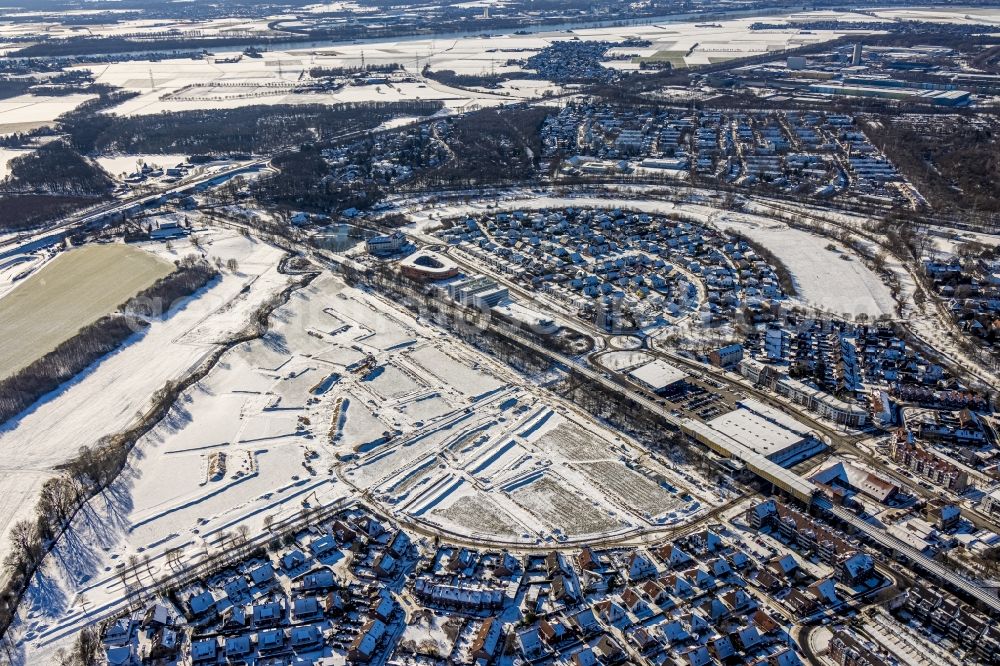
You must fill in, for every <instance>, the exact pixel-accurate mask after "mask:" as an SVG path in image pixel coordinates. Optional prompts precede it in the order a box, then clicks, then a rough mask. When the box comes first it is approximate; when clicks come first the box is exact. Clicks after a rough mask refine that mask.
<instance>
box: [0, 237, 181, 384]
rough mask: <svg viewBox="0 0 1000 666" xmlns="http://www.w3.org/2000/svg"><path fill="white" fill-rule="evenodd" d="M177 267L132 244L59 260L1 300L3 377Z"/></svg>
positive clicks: (81, 251) (91, 248) (83, 249)
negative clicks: (3, 341)
mask: <svg viewBox="0 0 1000 666" xmlns="http://www.w3.org/2000/svg"><path fill="white" fill-rule="evenodd" d="M173 269H174V267H173V265H172V264H170V263H169V262H167V261H164V260H163V259H160V258H158V257H157V256H155V255H153V254H150V253H149V252H145V251H143V250H141V249H138V248H136V247H132V246H128V245H120V244H115V245H88V246H86V247H81V248H79V249H75V250H70V251H69V252H66V253H64V254H61V255H59V256H58V257H56V258H55V259H54V260H53V261H51V262H50V263H49V264H47V265H46V266H45V267H43V268H42V269H41V270H39V271H38V272H37V273H35V274H34V275H32V276H31V277H29V278H27V279H26V280H25V281H24V282H22V283H21V284H20V285H19V286H17V287H16V288H15V289H14V290H12V291H11V292H10V293H9V294H7V295H6V296H4V297H3V298H2V299H0V334H2V335H3V339H4V340H6V342H5V343H4V345H3V349H2V350H0V377H8V376H10V375H11V374H13V373H15V372H17V371H18V370H20V369H21V368H23V367H25V366H27V365H29V364H30V363H31V362H32V361H35V360H36V359H38V358H40V357H41V356H44V355H45V354H46V353H48V352H49V351H51V350H53V349H55V347H56V346H58V345H59V344H60V343H61V342H64V341H65V340H67V339H69V338H71V337H73V335H74V334H75V333H76V332H77V331H78V330H79V329H80V328H81V327H83V326H86V325H87V324H90V323H92V322H94V321H96V320H97V319H99V318H101V317H102V316H104V315H106V314H108V313H110V312H113V311H114V310H115V308H117V307H118V306H119V305H121V304H122V303H123V302H125V301H126V300H128V298H129V297H131V296H133V295H134V294H136V293H137V292H139V291H142V290H143V289H145V288H146V287H148V286H150V285H151V284H153V283H154V282H156V280H158V279H159V278H161V277H164V276H165V275H169V274H170V273H171V272H172V271H173Z"/></svg>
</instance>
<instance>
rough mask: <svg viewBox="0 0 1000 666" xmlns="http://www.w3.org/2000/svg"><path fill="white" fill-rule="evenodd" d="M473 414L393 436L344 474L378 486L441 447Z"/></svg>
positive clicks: (363, 484) (360, 484)
mask: <svg viewBox="0 0 1000 666" xmlns="http://www.w3.org/2000/svg"><path fill="white" fill-rule="evenodd" d="M469 418H471V415H463V416H462V417H459V418H457V419H451V420H448V421H447V422H446V423H444V424H441V425H436V426H435V427H433V428H428V429H426V430H425V431H423V432H421V433H419V434H418V435H416V436H411V437H408V438H398V439H396V440H393V441H392V442H390V443H387V444H385V445H384V446H381V447H378V448H377V449H376V450H375V451H374V452H373V453H370V454H368V455H367V456H366V457H364V458H362V459H361V460H359V461H358V462H356V463H354V464H352V465H351V466H350V467H349V468H348V469H347V470H346V471H345V473H344V475H345V476H346V477H347V478H348V479H349V480H350V481H351V482H352V483H353V484H355V485H356V486H358V487H360V488H364V489H371V488H374V487H375V486H378V485H380V484H382V483H383V482H384V481H386V480H387V479H390V478H391V477H394V476H396V475H397V474H399V473H400V472H401V471H402V470H405V469H406V468H407V467H409V466H410V465H412V464H413V463H414V462H416V461H417V460H419V459H421V458H423V457H424V456H426V455H427V454H428V453H432V452H437V451H439V450H440V449H441V446H442V444H443V443H444V442H445V441H446V440H447V439H448V438H449V437H450V436H452V435H453V434H454V433H453V432H452V430H453V429H454V428H456V427H459V426H460V425H462V424H463V422H464V421H466V420H468V419H469Z"/></svg>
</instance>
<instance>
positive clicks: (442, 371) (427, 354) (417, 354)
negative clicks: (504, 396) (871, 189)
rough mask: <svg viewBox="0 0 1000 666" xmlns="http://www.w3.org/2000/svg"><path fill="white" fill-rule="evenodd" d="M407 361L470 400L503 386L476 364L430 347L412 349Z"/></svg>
mask: <svg viewBox="0 0 1000 666" xmlns="http://www.w3.org/2000/svg"><path fill="white" fill-rule="evenodd" d="M409 359H410V360H411V361H412V362H414V363H416V364H417V365H419V366H420V367H421V368H423V369H424V370H426V371H427V372H428V373H430V374H432V375H435V376H437V377H438V378H440V380H441V381H442V382H443V383H444V384H446V385H447V386H450V387H452V388H454V389H457V390H458V391H460V392H462V393H464V394H466V395H468V396H469V397H471V398H474V399H476V398H480V397H482V396H485V395H487V394H489V393H492V392H493V391H496V390H498V389H500V388H502V387H503V386H504V383H503V382H501V381H500V380H499V379H498V378H497V377H495V376H494V375H493V374H492V373H490V372H489V371H488V370H486V369H485V368H482V367H480V366H479V365H477V364H470V363H468V362H464V361H460V360H458V359H456V358H454V357H453V356H451V355H449V354H447V353H445V352H443V351H441V350H440V349H438V348H437V347H434V346H432V345H424V346H423V347H420V348H419V349H414V350H413V351H412V352H410V354H409Z"/></svg>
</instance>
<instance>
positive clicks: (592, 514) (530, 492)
mask: <svg viewBox="0 0 1000 666" xmlns="http://www.w3.org/2000/svg"><path fill="white" fill-rule="evenodd" d="M509 495H510V498H511V499H512V500H513V501H514V502H516V503H517V504H518V505H519V506H521V507H522V508H523V509H524V510H525V511H527V512H528V513H530V514H532V515H533V516H535V517H537V519H538V520H540V521H541V522H542V523H543V524H544V525H545V526H546V527H547V528H548V529H549V530H550V531H551V532H552V533H553V534H556V535H571V536H583V535H588V534H595V535H596V534H608V533H611V532H616V531H619V530H622V529H625V528H627V527H629V525H628V523H625V522H624V521H622V520H621V519H619V518H617V517H616V516H615V515H614V512H613V511H611V510H610V509H608V508H606V507H604V506H602V505H601V504H599V503H598V502H597V501H596V500H594V499H593V498H592V497H589V496H588V495H587V494H586V493H584V492H583V491H582V490H580V489H579V488H576V487H574V486H572V485H570V484H569V483H568V482H567V481H565V480H564V479H561V478H557V477H553V476H551V475H549V474H543V475H541V476H539V477H538V478H537V479H535V480H533V481H531V482H530V483H527V484H525V485H523V486H519V487H517V488H515V489H514V490H512V491H510V493H509Z"/></svg>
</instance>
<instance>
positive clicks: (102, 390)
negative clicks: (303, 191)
mask: <svg viewBox="0 0 1000 666" xmlns="http://www.w3.org/2000/svg"><path fill="white" fill-rule="evenodd" d="M200 235H201V236H202V238H203V247H204V248H205V252H206V254H207V255H208V256H209V257H215V256H218V257H220V258H222V259H223V261H225V260H227V259H228V258H234V259H236V260H237V261H238V262H239V270H238V272H237V273H230V272H228V271H224V272H223V273H224V274H223V276H222V278H221V280H219V281H218V282H217V283H215V284H213V285H211V286H209V287H207V288H206V289H205V290H203V291H202V292H201V293H200V294H199V295H198V296H197V298H194V299H191V300H189V301H187V302H186V303H183V304H181V305H178V306H177V307H176V308H175V309H174V310H173V311H172V312H171V313H170V316H168V317H167V318H165V319H163V320H157V321H154V322H153V323H152V325H151V326H150V327H149V329H147V331H146V332H145V333H144V334H143V335H142V336H137V337H136V338H135V339H134V340H132V341H131V342H130V343H128V344H126V345H125V346H124V347H122V348H120V349H119V350H117V351H116V352H114V353H112V354H111V355H109V356H108V357H106V358H104V359H103V360H102V361H101V363H100V364H98V365H96V366H94V367H92V368H90V369H88V370H86V371H85V372H84V373H82V374H81V375H79V376H78V377H76V378H74V379H73V381H72V382H70V383H68V384H66V385H64V386H63V387H61V388H60V389H59V390H58V391H56V392H55V393H53V394H50V395H49V396H46V397H45V398H44V399H43V400H42V401H41V402H39V403H37V404H36V405H35V406H34V407H32V409H30V410H29V411H27V412H25V413H23V414H21V415H20V416H18V417H16V419H15V420H14V421H12V422H10V423H8V424H6V425H5V426H3V427H2V428H0V446H2V447H3V449H4V451H5V456H4V462H3V466H2V469H3V472H4V474H3V479H2V481H0V502H2V503H3V506H4V507H5V511H4V515H3V519H2V523H0V544H3V545H2V546H0V547H2V548H6V544H7V536H8V530H9V528H10V526H11V525H12V524H13V523H14V522H16V521H17V520H19V519H21V518H24V517H27V516H30V515H32V514H33V511H34V506H35V501H36V499H37V492H38V490H39V488H40V487H41V484H42V483H44V481H45V480H46V479H48V478H49V477H50V476H51V475H52V474H54V473H55V468H56V467H57V466H58V465H59V464H61V463H63V462H65V461H66V460H68V459H69V458H70V457H72V456H73V455H75V453H76V451H77V450H78V449H79V448H80V447H81V446H86V445H91V444H93V443H94V442H96V441H97V440H98V439H100V438H101V437H102V436H104V435H107V434H110V433H114V432H118V431H119V430H121V429H123V428H124V427H126V426H127V425H128V424H129V423H130V422H132V421H133V419H134V418H135V417H136V414H137V413H138V412H139V411H141V410H142V409H144V407H145V406H146V405H147V404H148V400H149V397H150V396H151V395H152V394H153V392H154V391H156V390H157V389H159V388H160V387H162V386H163V384H164V382H166V381H167V380H170V379H176V378H178V377H180V376H183V375H184V374H186V373H187V371H188V370H189V369H191V368H193V367H195V366H197V364H198V363H200V362H201V361H202V360H203V359H204V358H205V357H206V356H207V355H208V354H209V353H210V352H211V351H212V349H213V348H214V346H215V344H216V343H217V342H219V341H221V340H223V339H225V338H227V337H229V336H230V335H231V333H232V332H235V331H237V330H239V329H240V328H242V327H243V325H244V322H245V321H246V319H247V318H248V316H249V314H250V312H252V310H253V309H255V308H256V307H257V305H258V304H259V303H261V302H262V301H263V300H265V299H266V298H267V297H269V296H270V295H271V294H272V293H274V292H275V291H277V290H279V289H280V288H281V287H282V286H283V285H284V284H285V282H286V277H285V276H283V275H280V274H279V273H278V272H277V268H276V267H277V262H278V260H279V258H280V256H281V253H280V252H279V251H278V250H275V249H274V248H272V247H271V246H268V245H264V244H262V243H258V242H253V241H250V240H247V239H245V238H244V237H242V236H240V235H238V234H235V233H231V232H220V231H206V232H202V233H201V234H200ZM143 247H144V248H145V249H146V250H148V251H150V252H153V253H154V254H157V255H159V256H161V257H163V258H165V259H168V260H174V259H179V258H181V257H183V256H185V255H187V254H190V253H192V252H196V250H195V249H194V248H193V247H192V246H191V245H190V244H189V243H188V242H186V241H176V240H175V241H174V242H173V247H172V249H169V250H168V249H167V248H166V246H165V245H164V244H156V243H154V244H146V245H144V246H143ZM244 288H246V291H244Z"/></svg>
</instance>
